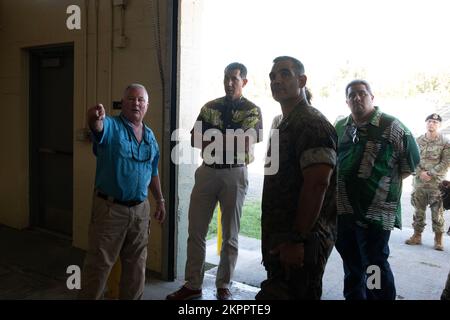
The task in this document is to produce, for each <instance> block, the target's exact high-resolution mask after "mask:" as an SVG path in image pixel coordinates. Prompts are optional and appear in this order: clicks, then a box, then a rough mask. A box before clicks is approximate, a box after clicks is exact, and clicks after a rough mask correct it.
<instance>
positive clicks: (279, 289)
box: [255, 238, 334, 300]
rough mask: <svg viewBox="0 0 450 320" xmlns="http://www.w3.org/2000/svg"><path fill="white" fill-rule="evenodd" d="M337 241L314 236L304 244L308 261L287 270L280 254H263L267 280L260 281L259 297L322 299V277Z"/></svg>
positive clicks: (257, 297)
mask: <svg viewBox="0 0 450 320" xmlns="http://www.w3.org/2000/svg"><path fill="white" fill-rule="evenodd" d="M333 246H334V241H331V240H329V239H326V240H324V241H323V239H319V238H316V239H314V240H313V239H311V240H310V241H309V242H307V243H306V244H305V260H304V261H305V263H304V266H303V267H301V268H290V269H289V271H288V272H286V270H285V268H283V266H282V265H281V263H280V261H279V258H278V256H273V255H271V254H268V253H266V254H264V252H263V260H264V266H265V267H266V270H267V280H264V281H263V282H262V283H261V291H259V292H258V294H257V295H256V297H255V299H256V300H320V298H321V296H322V277H323V273H324V271H325V266H326V263H327V260H328V257H329V256H330V254H331V251H332V249H333Z"/></svg>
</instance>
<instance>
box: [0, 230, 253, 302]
mask: <svg viewBox="0 0 450 320" xmlns="http://www.w3.org/2000/svg"><path fill="white" fill-rule="evenodd" d="M83 259H84V251H82V250H79V249H76V248H73V247H72V246H71V245H70V241H68V240H64V239H61V238H59V237H55V236H54V235H51V234H47V233H43V232H40V231H34V230H23V231H18V230H15V229H12V228H9V227H6V226H3V225H0V300H19V299H27V300H48V299H51V300H53V299H55V300H66V299H76V296H77V291H76V290H69V289H67V286H66V281H67V278H68V276H69V274H66V270H67V267H68V266H69V265H78V266H82V265H83ZM214 280H215V278H214V276H213V275H211V274H206V275H205V286H204V290H203V297H202V299H204V300H215V299H216V298H215V286H214ZM183 283H184V282H183V281H181V280H176V281H174V282H167V281H161V280H159V279H157V278H156V277H154V276H152V275H151V274H150V275H148V276H147V283H146V287H145V291H144V296H143V299H145V300H163V299H165V297H166V295H167V294H169V293H171V292H172V291H174V290H176V289H178V288H179V287H181V285H182V284H183ZM232 292H233V297H234V298H235V299H237V300H251V299H253V298H254V296H255V295H256V293H257V292H258V288H255V287H252V286H249V285H246V284H242V283H238V282H234V283H233V285H232Z"/></svg>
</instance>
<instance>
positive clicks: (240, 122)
mask: <svg viewBox="0 0 450 320" xmlns="http://www.w3.org/2000/svg"><path fill="white" fill-rule="evenodd" d="M198 125H200V126H201V127H199V126H198ZM262 128H263V125H262V115H261V109H260V108H259V107H258V106H256V105H255V104H254V103H253V102H251V101H250V100H248V99H246V98H245V97H241V98H240V99H239V100H238V101H231V100H229V99H227V98H226V97H221V98H218V99H215V100H212V101H210V102H208V103H207V104H205V105H204V106H203V107H202V108H201V110H200V114H199V115H198V117H197V122H196V125H195V126H194V128H193V129H192V131H191V132H193V131H200V129H201V131H200V132H201V133H202V135H204V134H205V132H206V131H208V130H210V132H214V130H217V131H218V132H220V133H221V134H226V131H227V130H234V132H239V131H236V130H242V131H243V133H244V134H248V135H251V136H252V137H253V140H254V141H255V142H260V141H262V136H263V135H262ZM242 131H241V132H242ZM223 148H224V151H223V157H222V158H221V161H222V162H221V163H229V161H227V159H231V162H232V163H236V162H237V159H238V158H241V159H245V163H250V162H252V161H253V160H254V155H253V152H252V148H250V150H249V151H248V152H245V151H244V150H242V152H241V153H242V154H238V153H239V149H238V148H237V147H236V145H234V147H233V148H232V149H231V150H226V147H225V146H223ZM227 153H228V155H227Z"/></svg>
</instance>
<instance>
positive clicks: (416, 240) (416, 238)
mask: <svg viewBox="0 0 450 320" xmlns="http://www.w3.org/2000/svg"><path fill="white" fill-rule="evenodd" d="M405 243H406V244H409V245H417V244H422V233H421V232H418V231H414V234H413V235H412V236H411V238H409V239H408V240H406V241H405Z"/></svg>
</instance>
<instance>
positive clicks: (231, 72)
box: [167, 63, 262, 300]
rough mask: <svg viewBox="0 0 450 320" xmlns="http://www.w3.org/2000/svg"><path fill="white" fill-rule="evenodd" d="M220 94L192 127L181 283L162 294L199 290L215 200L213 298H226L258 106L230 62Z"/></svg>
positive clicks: (239, 67) (189, 295)
mask: <svg viewBox="0 0 450 320" xmlns="http://www.w3.org/2000/svg"><path fill="white" fill-rule="evenodd" d="M223 84H224V89H225V96H224V97H222V98H218V99H215V100H213V101H210V102H208V103H207V104H206V105H204V106H203V107H202V108H201V110H200V114H199V116H198V118H197V121H196V124H195V126H194V128H193V129H192V131H191V145H192V146H193V147H195V148H199V149H201V150H202V157H203V164H202V165H201V166H200V167H199V168H197V170H196V172H195V184H194V187H193V189H192V193H191V199H190V204H189V216H188V219H189V228H188V234H189V236H188V241H187V261H186V271H185V280H186V283H185V285H184V286H182V287H181V288H180V289H179V290H177V291H175V292H174V293H172V294H170V295H168V296H167V299H168V300H188V299H193V298H198V297H200V296H201V295H202V284H203V277H204V273H205V252H206V234H207V233H208V226H209V223H210V222H211V218H212V216H213V213H214V209H215V207H216V204H217V202H219V204H220V208H221V210H222V232H223V240H222V248H221V253H220V261H219V267H218V269H217V276H216V287H217V293H216V296H217V299H219V300H228V299H231V298H232V296H231V292H230V290H229V287H230V284H231V278H232V276H233V272H234V268H235V265H236V261H237V257H238V234H239V229H240V218H241V214H242V205H243V203H244V199H245V195H246V193H247V188H248V175H247V164H249V163H251V162H252V161H253V159H254V156H253V144H254V143H257V142H260V141H261V140H262V116H261V109H260V108H259V107H258V106H256V105H255V104H254V103H252V102H251V101H249V100H247V99H246V98H244V97H243V96H242V89H243V88H244V86H245V85H246V84H247V68H246V67H245V66H244V65H243V64H241V63H231V64H229V65H228V66H227V67H226V68H225V71H224V80H223Z"/></svg>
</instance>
